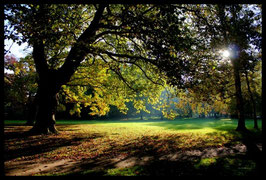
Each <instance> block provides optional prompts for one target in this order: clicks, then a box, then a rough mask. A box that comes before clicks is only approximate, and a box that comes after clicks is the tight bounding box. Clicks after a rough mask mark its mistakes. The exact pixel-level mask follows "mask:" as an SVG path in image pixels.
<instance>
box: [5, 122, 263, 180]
mask: <svg viewBox="0 0 266 180" xmlns="http://www.w3.org/2000/svg"><path fill="white" fill-rule="evenodd" d="M24 123H25V121H18V120H6V121H5V135H6V137H7V138H6V139H5V161H6V162H20V161H21V162H22V161H36V160H38V161H58V160H65V159H70V160H73V161H81V162H83V163H82V166H79V169H80V170H79V171H78V172H74V171H72V170H71V171H69V172H64V173H62V172H43V173H40V172H38V173H36V174H35V175H75V174H79V175H101V176H105V175H106V176H113V175H121V176H134V175H154V174H156V173H159V174H160V175H163V174H165V173H166V174H167V173H168V174H169V173H170V174H171V173H172V174H175V175H176V174H178V175H182V174H184V173H185V174H186V173H187V174H189V173H191V171H193V172H195V173H197V174H203V175H204V174H206V173H209V172H210V171H213V170H214V172H216V173H218V172H217V171H218V170H215V168H218V169H219V168H220V170H219V171H221V172H219V173H220V174H222V173H225V174H226V173H227V174H233V175H243V174H244V175H245V174H246V173H248V172H249V173H250V172H253V170H254V168H255V167H254V161H253V160H252V159H250V158H246V156H244V158H243V157H242V156H241V157H239V156H228V157H210V158H205V159H204V158H200V157H197V158H195V157H192V159H190V160H187V161H180V162H178V164H175V165H173V163H174V162H172V161H165V162H164V161H162V160H160V158H159V157H162V156H164V155H169V154H173V153H176V152H183V151H189V150H195V149H196V150H204V149H208V148H220V147H228V146H230V145H234V144H238V143H240V142H241V140H242V136H241V134H239V133H238V132H236V131H235V128H236V126H237V121H236V120H234V119H219V120H217V119H178V120H174V121H171V120H165V121H161V120H153V119H151V120H142V121H141V120H136V119H129V120H125V119H120V120H111V121H104V120H97V121H96V120H92V121H85V120H83V121H76V120H58V121H57V128H58V130H60V132H61V133H60V134H59V135H46V136H29V137H23V136H20V135H21V133H22V132H25V131H27V130H28V129H29V128H30V127H29V126H23V124H24ZM246 126H247V128H248V129H250V130H252V132H253V135H254V137H255V138H256V140H258V139H259V137H260V135H261V131H260V130H259V131H255V130H253V121H252V120H247V121H246ZM259 126H260V127H261V121H259ZM14 134H17V135H18V136H11V135H14ZM132 157H134V158H137V159H141V158H143V157H154V158H155V159H153V160H152V161H149V165H148V166H147V165H141V164H138V163H137V162H135V164H133V165H132V166H130V167H115V166H113V165H110V162H111V160H112V159H114V158H115V159H119V160H121V161H123V160H127V159H130V158H132ZM88 161H90V163H87V162H88ZM91 161H93V163H91ZM85 162H86V163H87V164H86V163H85ZM106 162H108V163H106ZM141 162H142V161H140V160H139V163H141ZM163 163H165V165H164V167H162V166H163ZM181 165H182V166H181ZM95 166H99V167H100V168H99V167H98V168H96V169H94V168H92V167H95ZM172 166H173V167H172ZM221 168H222V169H221ZM232 168H237V169H239V168H242V169H243V170H240V171H232ZM74 169H75V168H74ZM158 169H161V171H158ZM170 169H172V170H170ZM174 170H175V171H174ZM168 171H171V172H168Z"/></svg>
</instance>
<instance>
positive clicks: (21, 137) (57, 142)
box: [4, 125, 103, 161]
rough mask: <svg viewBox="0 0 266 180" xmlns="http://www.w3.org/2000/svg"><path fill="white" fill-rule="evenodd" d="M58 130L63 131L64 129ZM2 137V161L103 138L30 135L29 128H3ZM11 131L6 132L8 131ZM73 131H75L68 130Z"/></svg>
mask: <svg viewBox="0 0 266 180" xmlns="http://www.w3.org/2000/svg"><path fill="white" fill-rule="evenodd" d="M57 127H59V128H58V129H59V130H62V129H64V127H62V128H60V125H59V126H57ZM5 128H6V131H7V132H5V136H4V161H8V160H12V159H16V158H18V157H26V156H34V155H37V156H38V155H41V154H42V153H45V152H50V151H54V150H56V149H58V148H61V147H65V146H77V145H79V144H80V143H82V142H81V141H89V140H92V139H96V138H100V137H103V135H101V134H93V135H91V136H83V135H81V134H75V135H73V136H71V137H69V136H64V135H62V134H61V135H60V134H59V135H30V134H29V133H28V130H29V129H30V127H26V128H25V126H12V127H5ZM9 128H10V129H12V130H10V131H9V130H8V129H9ZM68 131H75V129H70V130H69V129H68Z"/></svg>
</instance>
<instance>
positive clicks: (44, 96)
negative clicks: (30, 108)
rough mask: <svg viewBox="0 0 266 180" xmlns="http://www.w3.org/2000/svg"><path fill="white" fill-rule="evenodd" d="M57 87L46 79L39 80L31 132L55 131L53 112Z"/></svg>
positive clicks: (56, 103) (46, 132)
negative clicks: (34, 117) (34, 118)
mask: <svg viewBox="0 0 266 180" xmlns="http://www.w3.org/2000/svg"><path fill="white" fill-rule="evenodd" d="M58 92H59V88H56V84H55V83H51V82H50V83H49V81H48V80H46V81H40V82H39V87H38V92H37V97H38V99H37V101H36V122H35V124H34V126H33V128H32V129H31V132H32V133H33V134H48V133H57V132H58V131H57V129H56V127H55V123H56V121H55V113H56V108H57V105H58V99H57V94H58Z"/></svg>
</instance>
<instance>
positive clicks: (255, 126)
mask: <svg viewBox="0 0 266 180" xmlns="http://www.w3.org/2000/svg"><path fill="white" fill-rule="evenodd" d="M245 77H246V82H247V86H248V92H249V95H250V100H251V103H252V108H253V119H254V128H255V129H258V128H259V127H258V121H257V114H256V103H255V100H254V97H253V94H252V92H251V89H250V84H249V80H248V73H247V72H246V71H245Z"/></svg>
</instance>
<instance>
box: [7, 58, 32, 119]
mask: <svg viewBox="0 0 266 180" xmlns="http://www.w3.org/2000/svg"><path fill="white" fill-rule="evenodd" d="M4 68H5V71H6V72H5V74H4V82H5V83H4V97H5V101H4V106H5V110H6V113H8V110H12V112H9V115H11V116H12V115H15V114H16V113H17V112H20V111H22V112H21V113H22V114H20V118H24V119H30V120H33V119H34V114H31V110H32V109H31V107H32V105H33V104H34V98H35V95H36V92H37V82H36V72H35V67H34V63H33V60H32V59H31V58H29V57H25V58H20V59H17V58H16V57H15V56H14V55H12V54H7V55H5V59H4ZM29 123H30V122H29Z"/></svg>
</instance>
